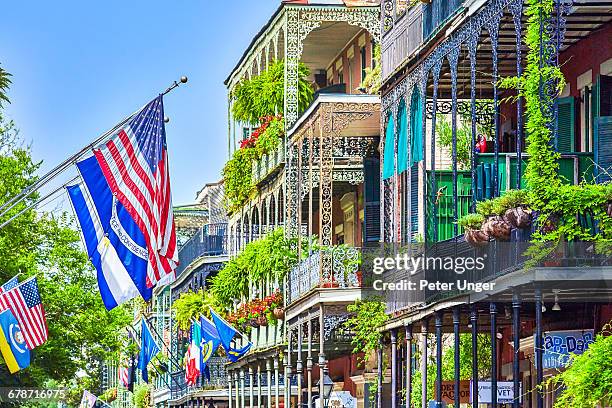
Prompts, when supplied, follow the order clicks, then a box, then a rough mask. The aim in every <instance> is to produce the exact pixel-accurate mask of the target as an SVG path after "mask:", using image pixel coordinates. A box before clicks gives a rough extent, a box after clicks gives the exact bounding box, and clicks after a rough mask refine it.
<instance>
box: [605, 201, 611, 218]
mask: <svg viewBox="0 0 612 408" xmlns="http://www.w3.org/2000/svg"><path fill="white" fill-rule="evenodd" d="M604 211H605V212H606V214H607V215H608V217H612V201H608V202H607V203H605V204H604Z"/></svg>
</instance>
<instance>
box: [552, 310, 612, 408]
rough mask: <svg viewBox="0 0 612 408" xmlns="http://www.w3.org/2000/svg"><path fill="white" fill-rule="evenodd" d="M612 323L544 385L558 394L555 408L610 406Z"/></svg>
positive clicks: (611, 389)
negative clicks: (555, 389) (565, 367)
mask: <svg viewBox="0 0 612 408" xmlns="http://www.w3.org/2000/svg"><path fill="white" fill-rule="evenodd" d="M611 330H612V322H611V323H608V324H607V325H606V326H605V327H604V330H603V332H602V333H600V334H598V335H597V337H596V338H595V342H594V343H593V344H591V345H590V346H589V348H587V349H586V351H585V352H584V353H583V354H581V355H572V356H571V358H570V365H569V367H568V368H567V369H566V370H565V371H563V372H561V373H559V374H557V375H556V376H554V377H552V378H551V379H549V380H548V381H547V383H548V384H550V385H552V386H554V387H555V388H557V389H559V390H560V391H561V392H560V394H559V395H558V396H557V400H556V401H555V405H554V407H555V408H596V407H608V406H610V404H612V332H611Z"/></svg>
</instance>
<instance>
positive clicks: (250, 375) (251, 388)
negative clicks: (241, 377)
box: [249, 364, 255, 408]
mask: <svg viewBox="0 0 612 408" xmlns="http://www.w3.org/2000/svg"><path fill="white" fill-rule="evenodd" d="M254 380H255V379H254V376H253V366H252V365H250V364H249V408H253V407H254V405H253V402H255V401H254V392H253V391H254V389H253V386H254V384H253V382H254Z"/></svg>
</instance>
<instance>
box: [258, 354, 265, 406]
mask: <svg viewBox="0 0 612 408" xmlns="http://www.w3.org/2000/svg"><path fill="white" fill-rule="evenodd" d="M257 406H258V407H263V406H264V404H263V395H262V393H261V363H260V362H258V363H257Z"/></svg>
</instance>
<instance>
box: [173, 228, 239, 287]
mask: <svg viewBox="0 0 612 408" xmlns="http://www.w3.org/2000/svg"><path fill="white" fill-rule="evenodd" d="M226 230H227V223H220V224H207V225H204V226H203V227H202V228H200V229H199V230H198V232H197V233H196V234H194V235H193V236H192V237H191V238H190V239H189V240H188V241H187V242H186V243H185V244H184V245H183V246H182V247H181V248H180V250H179V262H180V264H179V267H178V268H177V269H176V275H177V276H179V275H180V274H181V273H183V271H185V269H187V268H188V267H190V265H192V264H193V263H194V261H196V260H198V259H200V258H202V257H209V256H221V255H226V254H227V249H228V246H227V241H228V238H227V233H226Z"/></svg>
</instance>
